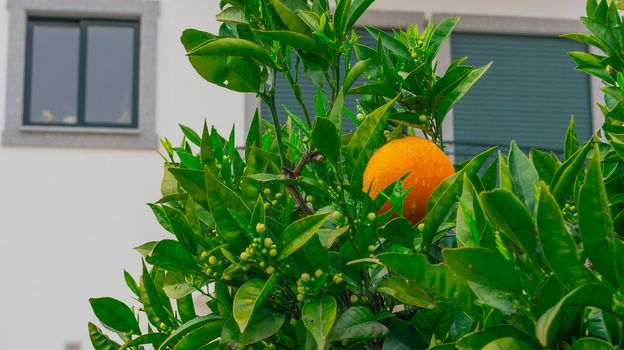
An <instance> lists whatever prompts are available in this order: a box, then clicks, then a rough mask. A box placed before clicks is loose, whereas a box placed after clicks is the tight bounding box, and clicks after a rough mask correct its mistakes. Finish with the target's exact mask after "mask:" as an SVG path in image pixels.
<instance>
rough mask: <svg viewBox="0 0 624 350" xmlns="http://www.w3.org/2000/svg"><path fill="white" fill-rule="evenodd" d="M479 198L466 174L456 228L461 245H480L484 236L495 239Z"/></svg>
mask: <svg viewBox="0 0 624 350" xmlns="http://www.w3.org/2000/svg"><path fill="white" fill-rule="evenodd" d="M478 198H479V197H478V195H477V190H476V189H475V187H474V185H473V184H472V182H470V179H468V176H466V175H465V174H464V177H463V189H462V194H461V197H460V199H459V206H458V208H457V225H456V228H455V232H456V237H457V241H458V242H459V244H461V246H467V247H470V246H480V245H481V241H482V238H485V240H487V239H488V238H489V239H493V235H494V232H493V230H492V226H491V225H490V223H489V221H488V220H487V218H486V217H485V215H484V213H483V209H482V208H481V205H480V204H479V200H478ZM484 236H485V237H484ZM488 236H489V237H488Z"/></svg>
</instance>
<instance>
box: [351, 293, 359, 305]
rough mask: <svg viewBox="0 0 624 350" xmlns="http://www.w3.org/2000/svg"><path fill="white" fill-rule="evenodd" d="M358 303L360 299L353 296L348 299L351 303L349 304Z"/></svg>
mask: <svg viewBox="0 0 624 350" xmlns="http://www.w3.org/2000/svg"><path fill="white" fill-rule="evenodd" d="M358 301H360V298H359V297H358V296H357V295H355V294H352V295H351V297H350V298H349V302H351V304H357V302H358Z"/></svg>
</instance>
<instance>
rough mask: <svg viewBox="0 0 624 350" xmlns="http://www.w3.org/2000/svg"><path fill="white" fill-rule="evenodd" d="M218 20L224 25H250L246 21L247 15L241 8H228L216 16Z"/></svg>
mask: <svg viewBox="0 0 624 350" xmlns="http://www.w3.org/2000/svg"><path fill="white" fill-rule="evenodd" d="M216 20H217V21H219V22H224V23H233V24H241V25H246V26H248V25H249V22H247V20H246V19H245V15H244V14H243V11H242V10H241V9H240V8H236V7H228V8H225V9H223V11H221V12H219V14H217V16H216Z"/></svg>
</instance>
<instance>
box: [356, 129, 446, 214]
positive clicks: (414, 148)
mask: <svg viewBox="0 0 624 350" xmlns="http://www.w3.org/2000/svg"><path fill="white" fill-rule="evenodd" d="M454 173H455V169H454V168H453V163H451V161H450V160H449V159H448V157H447V156H446V154H444V152H442V150H440V149H439V148H438V146H436V145H435V144H434V143H432V142H430V141H428V140H426V139H424V138H422V137H417V136H409V137H405V138H402V139H397V140H394V141H391V142H389V143H387V144H385V145H384V146H383V147H381V148H380V149H378V150H377V152H375V154H373V156H372V157H371V159H370V160H369V161H368V164H367V165H366V170H364V179H363V182H364V183H363V191H364V192H367V191H368V189H369V187H370V196H371V197H372V198H375V197H377V195H378V194H379V193H380V192H381V191H383V190H384V189H386V188H387V187H388V186H390V185H391V184H392V183H394V182H396V181H397V180H399V179H400V178H401V177H403V176H404V175H405V174H408V175H407V177H406V178H405V179H403V186H404V187H405V190H407V189H408V188H410V187H412V189H411V190H410V191H409V193H408V194H407V197H406V198H405V202H404V203H403V215H404V216H405V217H406V218H407V219H408V220H409V221H410V222H411V223H412V224H415V223H417V222H418V221H420V220H421V219H422V218H423V217H425V215H426V214H427V202H428V201H429V197H430V196H431V194H432V193H433V190H435V188H436V187H438V185H439V184H440V183H442V181H444V180H445V179H446V178H447V177H449V176H451V175H453V174H454ZM390 208H391V205H390V203H389V202H387V201H386V203H385V204H384V205H383V206H382V207H381V209H380V210H379V212H380V213H383V212H386V211H387V210H388V209H390Z"/></svg>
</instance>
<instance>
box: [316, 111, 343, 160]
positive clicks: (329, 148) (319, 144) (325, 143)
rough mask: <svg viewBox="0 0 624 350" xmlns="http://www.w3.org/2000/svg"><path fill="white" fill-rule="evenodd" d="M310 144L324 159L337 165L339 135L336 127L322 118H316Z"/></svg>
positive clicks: (339, 145) (339, 146)
mask: <svg viewBox="0 0 624 350" xmlns="http://www.w3.org/2000/svg"><path fill="white" fill-rule="evenodd" d="M311 136H312V143H314V147H316V148H317V149H318V150H319V152H321V154H322V155H324V156H325V158H326V159H327V160H328V161H329V162H330V163H332V164H333V165H335V166H336V165H337V164H338V162H339V161H340V148H341V144H340V135H339V134H338V129H336V125H335V124H334V123H333V122H332V121H331V120H329V119H327V118H324V117H316V118H315V121H314V127H313V128H312V134H311Z"/></svg>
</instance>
